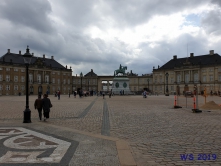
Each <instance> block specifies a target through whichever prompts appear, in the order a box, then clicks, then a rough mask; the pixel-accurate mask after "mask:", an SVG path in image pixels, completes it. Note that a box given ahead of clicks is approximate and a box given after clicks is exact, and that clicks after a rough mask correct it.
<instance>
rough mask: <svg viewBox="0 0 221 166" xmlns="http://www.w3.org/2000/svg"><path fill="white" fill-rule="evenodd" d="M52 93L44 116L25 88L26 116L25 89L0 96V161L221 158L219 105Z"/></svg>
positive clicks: (220, 161)
mask: <svg viewBox="0 0 221 166" xmlns="http://www.w3.org/2000/svg"><path fill="white" fill-rule="evenodd" d="M49 98H50V99H51V101H52V104H53V108H52V110H51V113H50V119H49V121H47V122H43V121H39V119H38V113H37V110H35V109H34V106H33V105H34V100H35V97H34V96H30V109H31V111H32V112H31V117H32V119H31V120H32V123H28V124H24V123H22V122H23V111H24V109H25V96H20V97H19V96H13V97H12V96H1V97H0V114H1V117H0V141H1V143H0V164H1V165H33V163H35V164H36V165H39V164H41V165H47V164H50V165H59V166H60V165H111V166H115V165H116V166H117V165H138V166H149V165H211V166H213V165H214V166H216V165H221V132H220V131H221V122H220V121H221V110H211V112H208V111H207V110H203V112H202V113H197V114H196V113H192V111H191V104H192V98H188V100H186V99H185V98H183V97H180V98H179V103H180V104H182V106H183V108H181V109H172V107H173V104H174V96H168V97H166V96H148V98H147V99H144V98H142V97H141V96H113V97H112V98H108V97H106V99H103V98H102V97H97V96H94V97H86V98H81V99H80V98H74V97H73V96H71V98H68V96H61V100H57V98H55V97H53V96H49ZM220 99H221V98H220V97H209V98H207V101H210V100H213V101H215V102H216V103H218V104H221V100H220ZM186 101H187V105H185V104H186V103H185V102H186ZM203 102H204V98H202V97H199V105H202V104H203ZM185 106H187V108H186V107H185ZM30 163H32V164H30Z"/></svg>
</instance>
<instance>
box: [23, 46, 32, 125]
mask: <svg viewBox="0 0 221 166" xmlns="http://www.w3.org/2000/svg"><path fill="white" fill-rule="evenodd" d="M23 58H24V63H25V66H26V108H25V110H24V120H23V123H31V110H30V109H29V77H28V67H29V64H30V63H31V58H32V55H31V54H30V53H29V47H28V46H27V49H26V53H25V54H24V55H23Z"/></svg>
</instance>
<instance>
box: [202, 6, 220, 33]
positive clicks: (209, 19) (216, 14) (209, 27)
mask: <svg viewBox="0 0 221 166" xmlns="http://www.w3.org/2000/svg"><path fill="white" fill-rule="evenodd" d="M201 23H202V27H203V28H204V29H205V31H206V32H207V33H208V34H213V35H220V34H221V11H220V10H216V11H210V12H209V13H208V14H206V15H205V16H204V17H203V18H202V21H201Z"/></svg>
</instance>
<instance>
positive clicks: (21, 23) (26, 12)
mask: <svg viewBox="0 0 221 166" xmlns="http://www.w3.org/2000/svg"><path fill="white" fill-rule="evenodd" d="M50 12H51V6H50V3H49V2H48V1H47V0H31V1H26V0H19V1H14V0H3V1H2V2H1V3H0V15H1V17H2V18H4V19H6V20H8V21H10V22H11V24H13V26H14V28H24V27H30V28H33V29H35V30H36V31H40V32H44V33H50V32H51V31H54V29H53V27H52V25H51V23H50V19H49V18H48V14H49V13H50Z"/></svg>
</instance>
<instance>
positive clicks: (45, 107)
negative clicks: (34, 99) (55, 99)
mask: <svg viewBox="0 0 221 166" xmlns="http://www.w3.org/2000/svg"><path fill="white" fill-rule="evenodd" d="M42 107H43V111H44V121H46V119H48V118H49V113H50V108H51V107H52V104H51V100H50V99H49V98H48V96H47V94H44V98H43V99H42Z"/></svg>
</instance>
